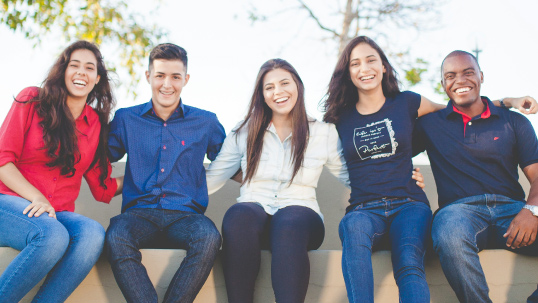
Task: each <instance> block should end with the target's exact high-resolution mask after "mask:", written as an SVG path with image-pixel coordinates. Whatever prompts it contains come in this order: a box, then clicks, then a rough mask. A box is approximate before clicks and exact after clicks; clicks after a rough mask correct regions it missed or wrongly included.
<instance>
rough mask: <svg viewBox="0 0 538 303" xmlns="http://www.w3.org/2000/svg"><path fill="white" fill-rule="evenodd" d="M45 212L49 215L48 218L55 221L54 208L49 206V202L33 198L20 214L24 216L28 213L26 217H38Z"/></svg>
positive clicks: (43, 198) (40, 198) (41, 198)
mask: <svg viewBox="0 0 538 303" xmlns="http://www.w3.org/2000/svg"><path fill="white" fill-rule="evenodd" d="M44 212H47V213H49V217H53V218H54V219H56V211H54V207H52V205H50V202H49V201H48V200H47V199H45V197H42V196H40V197H37V198H35V199H34V200H33V201H32V203H31V204H30V205H28V206H27V207H26V208H25V209H24V210H23V211H22V214H23V215H26V214H27V213H28V217H30V218H31V217H32V216H35V217H39V216H41V214H42V213H44Z"/></svg>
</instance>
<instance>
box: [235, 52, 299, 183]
mask: <svg viewBox="0 0 538 303" xmlns="http://www.w3.org/2000/svg"><path fill="white" fill-rule="evenodd" d="M275 69H283V70H285V71H287V72H289V73H290V74H291V76H292V77H293V80H294V81H295V83H296V84H297V92H298V94H297V102H296V103H295V106H294V107H293V109H292V110H291V112H290V114H291V122H292V134H293V136H292V140H291V154H292V162H293V163H294V168H293V174H292V176H291V180H290V184H291V182H292V181H293V179H294V178H295V175H296V174H297V172H298V171H299V169H300V168H301V165H302V164H303V160H304V152H305V150H306V147H307V145H308V136H309V128H308V116H307V115H306V108H305V103H304V85H303V81H302V80H301V78H300V77H299V74H298V73H297V71H296V70H295V68H293V66H291V64H289V63H288V62H287V61H286V60H283V59H271V60H269V61H267V62H265V63H264V64H263V65H262V67H261V68H260V71H259V72H258V76H257V77H256V84H255V86H254V92H253V94H252V98H251V99H250V105H249V109H248V113H247V115H246V117H245V120H244V121H243V123H242V124H241V125H240V126H239V128H238V129H237V131H236V133H239V131H241V130H242V129H244V127H245V126H247V129H248V136H247V171H246V176H245V178H243V184H245V183H248V182H250V181H251V180H252V178H253V177H254V175H255V174H256V170H257V169H258V163H259V162H260V157H261V154H262V150H263V137H264V135H265V130H266V129H267V127H268V126H269V123H270V122H271V119H272V117H273V112H272V111H271V109H270V108H269V106H267V104H266V103H265V98H264V96H263V78H264V77H265V75H266V74H267V73H268V72H270V71H272V70H275Z"/></svg>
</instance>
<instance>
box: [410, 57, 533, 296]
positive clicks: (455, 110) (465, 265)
mask: <svg viewBox="0 0 538 303" xmlns="http://www.w3.org/2000/svg"><path fill="white" fill-rule="evenodd" d="M441 70H442V80H441V83H442V85H443V88H444V90H445V92H446V93H447V95H448V96H449V98H450V102H449V103H448V105H447V107H446V109H443V110H441V111H438V112H436V113H432V114H429V115H426V116H424V117H422V118H420V119H419V120H418V122H417V124H416V129H415V134H414V143H416V144H415V146H414V148H415V152H420V151H422V150H424V149H426V150H427V152H428V156H429V158H430V163H431V167H432V171H433V174H434V177H435V183H436V184H437V191H438V194H439V210H438V212H437V213H436V215H435V218H434V221H433V226H432V238H433V244H434V248H435V251H436V252H437V254H438V255H439V258H440V261H441V265H442V268H443V271H444V273H445V275H446V277H447V280H448V282H449V283H450V285H451V286H452V288H453V290H454V291H455V293H456V295H457V297H458V299H459V301H460V302H469V303H480V302H491V300H490V299H489V296H488V292H489V290H488V285H487V283H486V279H485V276H484V273H483V271H482V267H481V265H480V260H479V258H478V252H479V251H480V250H482V249H485V248H504V249H507V250H511V251H514V252H517V253H522V254H529V255H538V243H537V242H536V241H535V239H536V234H537V231H538V217H537V216H538V206H537V205H538V186H537V182H538V181H536V179H537V177H538V140H537V138H536V134H535V132H534V129H533V128H532V126H531V124H530V122H529V120H528V119H527V118H525V117H523V116H522V115H521V114H519V113H516V112H512V111H509V110H506V109H503V108H497V107H495V106H493V104H492V103H491V101H490V100H489V99H488V98H486V97H481V96H480V85H481V83H482V82H483V79H484V78H483V74H482V72H481V71H480V67H479V65H478V62H477V60H476V58H475V57H474V56H473V55H472V54H470V53H467V52H463V51H454V52H452V53H450V54H449V55H448V56H447V57H446V58H445V60H444V61H443V65H442V68H441ZM518 165H519V166H520V167H521V168H522V169H523V172H524V173H525V176H526V177H527V179H528V180H529V182H530V183H531V189H530V192H529V197H528V199H527V203H525V192H524V191H523V189H522V187H521V185H520V184H519V182H518ZM537 298H538V293H537V292H535V294H533V295H532V296H531V297H529V299H528V300H529V301H528V302H538V299H537Z"/></svg>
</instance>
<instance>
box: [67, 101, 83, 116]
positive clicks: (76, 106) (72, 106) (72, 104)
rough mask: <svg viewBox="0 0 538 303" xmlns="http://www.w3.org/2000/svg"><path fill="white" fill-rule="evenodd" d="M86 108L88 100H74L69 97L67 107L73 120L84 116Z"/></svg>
mask: <svg viewBox="0 0 538 303" xmlns="http://www.w3.org/2000/svg"><path fill="white" fill-rule="evenodd" d="M85 106H86V98H73V97H70V96H68V97H67V107H69V110H70V111H71V115H72V116H73V119H75V120H76V119H77V118H78V117H79V116H80V115H81V114H82V111H83V110H84V107H85Z"/></svg>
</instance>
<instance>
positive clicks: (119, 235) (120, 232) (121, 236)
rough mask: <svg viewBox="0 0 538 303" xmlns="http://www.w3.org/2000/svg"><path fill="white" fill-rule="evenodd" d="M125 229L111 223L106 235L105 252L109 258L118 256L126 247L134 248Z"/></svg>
mask: <svg viewBox="0 0 538 303" xmlns="http://www.w3.org/2000/svg"><path fill="white" fill-rule="evenodd" d="M128 236H129V235H128V232H127V230H126V229H125V228H122V227H121V226H119V225H117V224H113V223H111V224H110V226H109V227H108V229H107V231H106V233H105V250H106V251H107V252H108V255H109V256H112V255H114V254H117V253H119V252H121V251H122V250H123V248H125V247H129V246H132V243H131V242H130V241H129V239H128V238H129V237H128Z"/></svg>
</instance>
